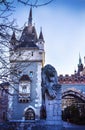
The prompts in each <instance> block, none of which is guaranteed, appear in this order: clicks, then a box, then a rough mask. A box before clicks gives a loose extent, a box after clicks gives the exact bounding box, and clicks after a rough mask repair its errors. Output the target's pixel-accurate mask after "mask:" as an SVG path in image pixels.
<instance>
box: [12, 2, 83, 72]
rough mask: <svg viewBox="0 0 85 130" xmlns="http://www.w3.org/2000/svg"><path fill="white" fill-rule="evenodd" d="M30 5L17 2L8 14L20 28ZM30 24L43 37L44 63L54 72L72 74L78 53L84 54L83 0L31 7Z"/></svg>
mask: <svg viewBox="0 0 85 130" xmlns="http://www.w3.org/2000/svg"><path fill="white" fill-rule="evenodd" d="M29 9H30V7H27V6H22V5H21V4H17V7H16V11H15V12H14V13H13V15H12V16H11V17H12V18H15V19H16V20H17V23H18V25H19V26H20V27H21V26H23V25H24V23H27V20H28V15H29ZM33 24H35V27H36V30H37V33H38V34H39V31H40V27H42V30H43V35H44V39H45V52H46V56H45V64H51V65H53V66H54V67H55V68H56V70H57V72H58V74H72V73H74V70H75V69H77V64H78V59H79V53H80V55H81V58H82V62H83V63H84V56H85V0H54V1H53V2H52V3H51V4H49V5H47V6H42V7H37V8H33Z"/></svg>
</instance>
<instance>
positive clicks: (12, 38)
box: [11, 31, 16, 40]
mask: <svg viewBox="0 0 85 130" xmlns="http://www.w3.org/2000/svg"><path fill="white" fill-rule="evenodd" d="M11 40H16V36H15V31H13V34H12V37H11Z"/></svg>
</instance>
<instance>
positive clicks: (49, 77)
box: [41, 64, 61, 118]
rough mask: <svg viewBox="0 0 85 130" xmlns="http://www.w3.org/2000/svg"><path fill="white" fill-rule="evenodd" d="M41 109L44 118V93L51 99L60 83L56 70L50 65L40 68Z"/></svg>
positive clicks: (54, 96)
mask: <svg viewBox="0 0 85 130" xmlns="http://www.w3.org/2000/svg"><path fill="white" fill-rule="evenodd" d="M41 77H42V82H41V86H42V111H43V112H44V113H43V114H44V116H42V117H44V118H46V111H45V109H46V108H45V94H47V95H48V97H49V99H50V100H53V99H55V98H56V95H57V89H58V88H59V86H61V85H60V84H58V77H57V72H56V70H55V68H54V67H53V66H51V65H49V64H48V65H46V66H45V67H44V68H42V73H41Z"/></svg>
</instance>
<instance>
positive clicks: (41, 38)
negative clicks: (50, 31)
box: [39, 28, 44, 42]
mask: <svg viewBox="0 0 85 130" xmlns="http://www.w3.org/2000/svg"><path fill="white" fill-rule="evenodd" d="M39 40H42V41H43V42H44V38H43V33H42V28H41V30H40V35H39Z"/></svg>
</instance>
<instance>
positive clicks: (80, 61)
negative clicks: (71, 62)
mask: <svg viewBox="0 0 85 130" xmlns="http://www.w3.org/2000/svg"><path fill="white" fill-rule="evenodd" d="M81 64H82V60H81V56H80V54H79V64H78V65H81Z"/></svg>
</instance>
